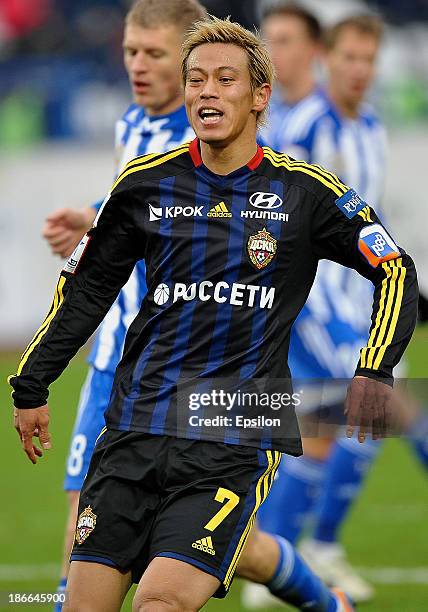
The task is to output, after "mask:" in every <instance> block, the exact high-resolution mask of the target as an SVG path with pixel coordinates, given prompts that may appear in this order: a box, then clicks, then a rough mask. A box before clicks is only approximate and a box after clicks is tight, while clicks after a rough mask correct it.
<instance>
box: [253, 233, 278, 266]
mask: <svg viewBox="0 0 428 612" xmlns="http://www.w3.org/2000/svg"><path fill="white" fill-rule="evenodd" d="M247 249H248V255H249V256H250V260H251V263H253V264H254V265H255V266H256V268H257V269H258V270H261V269H262V268H266V266H268V265H269V264H270V262H271V261H272V259H273V258H274V257H275V255H276V250H277V241H276V239H275V238H274V237H273V236H271V235H270V233H269V232H268V231H267V229H266V228H265V227H264V228H263V229H262V230H260V232H257V234H254V236H250V237H249V238H248V244H247Z"/></svg>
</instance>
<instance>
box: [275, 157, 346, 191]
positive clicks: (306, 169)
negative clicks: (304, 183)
mask: <svg viewBox="0 0 428 612" xmlns="http://www.w3.org/2000/svg"><path fill="white" fill-rule="evenodd" d="M265 158H266V159H268V160H269V161H270V162H271V164H272V165H273V166H275V167H276V168H280V167H281V166H282V167H284V168H287V170H289V171H290V172H303V173H304V174H307V175H309V176H312V177H313V178H315V179H317V180H318V181H319V182H320V183H323V185H325V186H326V187H328V188H329V189H331V190H332V191H333V192H334V193H335V194H336V195H337V196H338V197H340V196H342V195H343V194H344V193H346V191H347V189H345V190H344V189H342V188H340V187H338V186H337V185H336V184H335V183H333V182H332V181H331V180H330V179H327V178H325V177H324V176H322V175H321V174H318V171H317V170H316V169H315V168H314V167H313V166H310V165H309V164H304V165H303V162H302V164H300V163H299V165H298V166H291V165H290V163H289V162H287V161H286V160H285V159H284V160H281V161H279V160H278V159H277V158H275V157H273V156H271V154H270V153H269V152H268V151H265Z"/></svg>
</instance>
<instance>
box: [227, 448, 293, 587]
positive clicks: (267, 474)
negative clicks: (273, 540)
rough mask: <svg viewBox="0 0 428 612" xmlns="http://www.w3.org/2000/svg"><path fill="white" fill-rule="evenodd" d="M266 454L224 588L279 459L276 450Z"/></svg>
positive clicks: (279, 455) (278, 453)
mask: <svg viewBox="0 0 428 612" xmlns="http://www.w3.org/2000/svg"><path fill="white" fill-rule="evenodd" d="M266 456H267V460H268V466H267V468H266V470H265V471H264V472H263V474H262V475H261V476H260V478H259V479H258V481H257V485H256V503H255V506H254V509H253V511H252V513H251V516H250V518H249V520H248V523H247V525H246V527H245V529H244V531H243V533H242V535H241V538H240V540H239V542H238V546H237V548H236V550H235V553H234V555H233V558H232V561H231V563H230V565H229V568H228V570H227V572H226V576H225V578H224V581H223V584H224V586H225V588H226V589H228V588H229V586H230V583H231V582H232V578H233V574H234V573H235V570H236V566H237V565H238V562H239V558H240V556H241V553H242V551H243V550H244V546H245V543H246V541H247V538H248V536H249V534H250V531H251V528H252V527H253V525H254V523H255V520H256V513H257V510H258V509H259V508H260V506H261V505H262V503H263V502H264V501H265V499H266V497H267V495H268V493H269V490H270V487H271V485H272V482H273V479H274V477H275V473H276V470H277V469H278V466H279V463H280V461H281V453H280V452H278V451H269V450H268V451H266Z"/></svg>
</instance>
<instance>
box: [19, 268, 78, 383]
mask: <svg viewBox="0 0 428 612" xmlns="http://www.w3.org/2000/svg"><path fill="white" fill-rule="evenodd" d="M66 280H67V279H66V278H65V276H62V275H61V276H60V278H59V281H58V284H57V286H56V289H55V296H54V299H53V303H52V307H51V309H50V314H49V315H48V317H46V319H45V320H44V321H43V323H42V325H41V326H40V327H39V329H38V330H37V332H36V333H35V335H34V338H33V339H32V340H31V342H30V344H29V345H28V347H27V348H26V350H25V352H24V354H23V355H22V358H21V362H20V364H19V366H18V371H17V373H16V375H17V376H19V375H20V374H21V372H22V368H23V367H24V365H25V364H26V363H27V360H28V358H29V356H30V355H31V353H32V352H33V351H34V349H35V348H36V346H37V345H38V344H39V342H40V340H41V339H42V338H43V336H44V335H45V334H46V332H47V331H48V329H49V326H50V324H51V322H52V321H53V319H54V318H55V315H56V313H57V312H58V310H59V308H60V307H61V304H62V303H63V301H64V294H63V288H64V284H65V282H66Z"/></svg>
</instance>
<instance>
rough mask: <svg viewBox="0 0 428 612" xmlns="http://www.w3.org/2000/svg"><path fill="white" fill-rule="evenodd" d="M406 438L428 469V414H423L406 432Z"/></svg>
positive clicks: (421, 462) (423, 465) (420, 461)
mask: <svg viewBox="0 0 428 612" xmlns="http://www.w3.org/2000/svg"><path fill="white" fill-rule="evenodd" d="M406 438H407V440H408V442H409V444H410V446H411V448H412V449H413V451H414V452H415V454H416V457H417V458H418V460H419V463H420V464H421V466H422V467H423V468H425V470H428V414H426V412H425V414H421V415H420V416H419V417H418V418H417V419H416V420H415V422H414V423H413V424H412V425H411V427H410V428H409V429H408V431H407V433H406Z"/></svg>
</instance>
